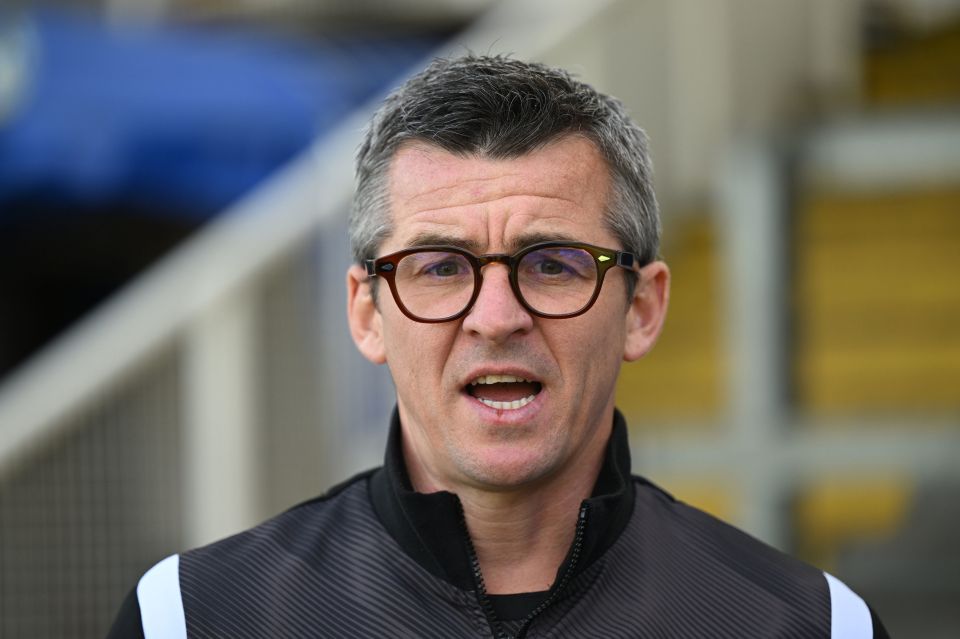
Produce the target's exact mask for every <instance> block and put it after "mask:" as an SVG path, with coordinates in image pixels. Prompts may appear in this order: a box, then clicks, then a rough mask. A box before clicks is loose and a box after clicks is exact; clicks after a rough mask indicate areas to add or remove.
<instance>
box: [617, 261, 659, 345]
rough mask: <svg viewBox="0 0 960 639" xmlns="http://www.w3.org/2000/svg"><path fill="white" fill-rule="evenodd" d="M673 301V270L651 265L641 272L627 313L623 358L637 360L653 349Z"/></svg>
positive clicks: (657, 264) (656, 263)
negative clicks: (668, 306)
mask: <svg viewBox="0 0 960 639" xmlns="http://www.w3.org/2000/svg"><path fill="white" fill-rule="evenodd" d="M669 301H670V269H669V268H667V265H666V264H665V263H663V262H651V263H650V264H647V265H646V266H644V267H643V268H642V269H640V275H639V281H638V282H637V286H636V289H635V290H634V292H633V299H632V300H631V301H630V308H629V309H628V310H627V317H626V322H627V333H626V340H625V341H624V348H623V359H624V361H627V362H632V361H634V360H638V359H640V358H641V357H643V356H644V355H646V354H647V353H648V352H650V349H651V348H653V345H654V344H655V343H656V341H657V337H659V336H660V330H661V329H662V328H663V321H664V319H665V318H666V316H667V304H668V303H669Z"/></svg>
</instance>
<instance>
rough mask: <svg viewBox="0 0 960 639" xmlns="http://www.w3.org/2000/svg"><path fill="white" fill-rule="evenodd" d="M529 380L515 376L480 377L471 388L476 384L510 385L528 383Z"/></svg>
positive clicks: (472, 383) (471, 383) (473, 382)
mask: <svg viewBox="0 0 960 639" xmlns="http://www.w3.org/2000/svg"><path fill="white" fill-rule="evenodd" d="M528 381H530V380H527V379H524V378H522V377H517V376H515V375H481V376H480V377H478V378H476V379H475V380H473V381H472V382H470V385H471V386H476V385H477V384H504V383H506V384H511V383H515V382H528Z"/></svg>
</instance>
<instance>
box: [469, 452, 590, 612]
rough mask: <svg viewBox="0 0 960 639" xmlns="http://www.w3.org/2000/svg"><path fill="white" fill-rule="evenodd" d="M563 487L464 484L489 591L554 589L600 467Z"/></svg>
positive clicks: (480, 560) (471, 532)
mask: <svg viewBox="0 0 960 639" xmlns="http://www.w3.org/2000/svg"><path fill="white" fill-rule="evenodd" d="M600 461H601V460H600V459H597V460H596V464H595V470H594V472H593V473H591V474H590V475H587V474H581V477H580V478H579V481H577V483H576V484H572V483H566V484H563V486H562V490H550V487H545V488H544V489H543V490H537V491H534V492H527V493H525V494H518V493H519V491H518V492H517V493H500V492H497V493H490V492H483V491H470V490H460V491H459V492H458V496H459V497H460V501H461V503H462V504H463V512H464V516H465V519H466V523H467V530H468V531H469V533H470V538H471V540H472V541H473V546H474V549H475V550H476V553H477V559H478V561H479V562H480V568H481V570H482V571H483V578H484V582H485V584H486V588H487V592H489V593H490V594H512V593H519V592H539V591H543V590H549V589H550V586H551V585H553V582H554V580H555V579H556V577H557V569H558V568H559V567H560V564H562V563H563V560H564V557H566V554H567V552H568V550H569V548H570V545H571V543H572V542H573V537H574V534H575V531H576V524H577V515H578V513H579V510H580V504H581V502H582V501H583V500H584V499H586V498H588V497H589V496H590V492H591V490H592V488H593V482H594V480H595V479H596V474H597V471H599V467H600Z"/></svg>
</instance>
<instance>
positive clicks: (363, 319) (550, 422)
mask: <svg viewBox="0 0 960 639" xmlns="http://www.w3.org/2000/svg"><path fill="white" fill-rule="evenodd" d="M610 183H611V179H610V176H609V171H608V169H607V167H606V164H605V162H604V161H603V159H602V157H601V155H600V154H599V152H598V151H597V149H596V147H595V146H594V144H593V143H592V142H590V141H588V140H586V139H585V138H582V137H578V136H570V137H566V138H563V139H561V140H560V141H558V142H555V143H553V144H551V145H549V146H547V147H545V148H543V149H540V150H537V151H534V152H532V153H530V154H528V155H525V156H522V157H519V158H516V159H510V160H491V159H483V158H476V157H459V156H455V155H452V154H450V153H447V152H446V151H443V150H441V149H438V148H437V147H433V146H429V145H426V144H408V145H405V146H403V147H401V149H400V150H399V151H398V152H397V153H396V155H395V157H394V160H393V162H392V165H391V170H390V175H389V196H390V206H391V214H392V217H393V226H394V231H393V233H392V235H391V236H390V237H389V238H388V239H387V240H386V241H385V242H384V243H383V244H382V245H381V247H380V249H379V252H378V254H379V255H386V254H388V253H392V252H395V251H399V250H401V249H405V248H408V247H411V246H415V245H418V244H419V245H422V244H425V243H429V244H453V245H457V246H464V247H466V248H469V249H470V250H472V251H473V252H474V253H477V254H482V253H511V254H512V253H514V252H515V251H517V250H518V249H520V248H523V247H524V246H528V245H529V244H532V243H534V242H537V241H544V240H551V239H559V240H571V241H579V242H587V243H589V244H594V245H597V246H602V247H606V248H617V249H619V248H622V247H621V246H620V242H619V241H618V240H617V238H616V237H615V236H614V235H613V234H612V233H611V232H610V231H609V230H608V229H607V227H606V225H605V224H604V221H603V214H604V210H605V206H606V204H607V198H608V197H609V193H610ZM654 266H655V265H654ZM660 267H662V264H661V265H660ZM660 267H656V268H654V269H653V270H652V271H651V272H654V277H653V279H654V280H656V281H654V282H653V283H652V284H649V285H647V284H644V283H641V284H640V286H639V287H638V293H637V295H636V296H635V298H634V301H633V302H632V303H631V302H628V300H627V282H628V280H627V278H628V273H627V272H626V271H625V270H623V269H612V270H611V271H610V272H609V273H607V276H606V279H605V282H604V285H603V289H602V291H601V293H600V297H599V299H597V301H596V303H595V305H594V306H593V307H592V308H591V309H590V310H589V311H587V312H586V313H585V314H583V315H580V316H578V317H574V318H570V319H543V318H538V317H535V316H532V315H531V314H530V313H528V312H527V311H526V310H525V309H524V308H523V307H522V306H521V305H520V303H519V302H518V301H517V299H516V298H515V297H514V294H513V292H512V290H511V288H510V285H509V282H508V278H507V267H506V266H504V265H502V264H491V265H488V266H486V267H484V269H483V285H482V288H481V290H480V294H479V297H478V299H477V301H476V303H475V305H474V306H473V308H472V309H471V310H470V312H469V313H467V315H466V316H465V317H463V318H461V319H459V320H456V321H452V322H447V323H442V324H423V323H418V322H415V321H413V320H411V319H409V318H407V317H406V316H405V315H403V313H401V312H400V310H399V308H398V307H397V305H396V303H395V301H394V299H393V297H392V296H391V294H390V290H389V288H388V287H387V286H386V283H385V282H381V283H380V284H381V285H380V287H379V291H378V300H377V304H376V306H373V304H372V301H371V300H370V297H369V292H368V291H369V289H368V285H367V284H363V283H362V279H363V275H362V273H361V272H360V271H359V267H354V269H353V270H351V275H350V276H349V277H348V285H350V287H351V295H350V300H349V304H350V311H349V312H350V316H351V326H352V330H353V333H354V337H355V339H356V340H357V343H358V346H359V347H360V349H361V351H362V352H363V353H364V354H365V355H366V356H367V357H368V358H369V359H371V360H372V361H374V362H383V361H385V362H386V363H387V364H388V366H389V367H390V372H391V374H392V376H393V380H394V383H395V384H396V389H397V399H398V406H399V411H400V419H401V423H402V425H403V444H404V455H405V457H406V460H407V464H408V466H409V467H410V472H411V476H412V477H413V478H414V482H415V484H417V487H418V488H420V489H424V488H427V489H441V488H443V489H447V490H453V491H456V489H457V488H458V487H460V486H464V485H469V486H474V487H479V488H485V489H507V488H511V487H519V486H523V485H528V484H534V483H536V482H538V481H542V480H548V479H550V478H552V477H555V476H556V475H557V474H558V473H563V472H567V471H569V469H575V468H578V467H582V466H583V465H584V463H586V464H587V465H589V466H594V465H596V463H598V461H597V460H599V459H600V456H601V455H602V450H603V447H604V446H605V443H606V440H607V438H608V436H609V432H610V425H611V422H612V415H613V401H614V387H615V384H616V379H617V375H618V373H619V368H620V362H621V360H622V359H624V358H627V359H634V358H636V357H639V356H640V355H641V354H642V353H643V352H645V351H646V350H647V349H648V348H649V347H650V346H651V345H652V342H653V339H655V337H656V335H655V333H656V331H657V330H658V329H659V321H660V317H657V318H654V321H655V323H656V327H655V330H654V334H653V335H652V337H651V336H649V335H648V333H649V332H650V326H649V324H650V321H651V318H650V317H648V315H649V313H648V312H647V311H646V310H645V307H643V305H642V304H639V303H638V302H637V301H636V300H638V299H641V298H643V295H644V291H648V290H649V288H650V286H653V287H659V289H658V291H659V295H660V299H661V302H662V303H663V304H665V295H666V292H665V288H666V269H665V267H663V268H662V269H661V268H660ZM649 269H650V267H647V269H644V271H645V273H646V272H647V271H648V270H649ZM657 273H659V274H660V275H657ZM655 293H656V291H655ZM638 330H640V331H641V332H642V331H646V332H644V333H643V335H641V336H639V337H638V335H637V331H638ZM638 339H639V341H638ZM492 376H506V377H505V378H497V377H492ZM497 379H501V380H504V381H501V382H499V383H489V382H496V380H497ZM519 380H526V381H519ZM478 382H480V383H478ZM483 382H487V383H483ZM531 394H532V395H533V396H534V398H533V401H530V402H529V403H526V404H525V405H522V406H521V407H519V408H514V409H504V408H494V407H491V406H490V405H489V404H490V403H491V401H497V402H503V401H512V400H515V399H521V398H524V397H528V396H529V395H531ZM521 403H523V402H521ZM581 462H582V463H581ZM595 462H596V463H595ZM589 470H590V471H593V472H595V470H596V469H595V468H591V469H589Z"/></svg>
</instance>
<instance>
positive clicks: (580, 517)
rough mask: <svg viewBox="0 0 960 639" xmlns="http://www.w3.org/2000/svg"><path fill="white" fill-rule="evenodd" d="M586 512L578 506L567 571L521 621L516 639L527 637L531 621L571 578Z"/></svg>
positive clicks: (583, 505) (555, 597) (584, 505)
mask: <svg viewBox="0 0 960 639" xmlns="http://www.w3.org/2000/svg"><path fill="white" fill-rule="evenodd" d="M588 510H589V509H588V508H587V504H585V503H583V504H580V513H579V514H578V515H577V531H576V533H574V536H573V546H572V547H571V549H570V563H568V564H567V569H566V570H564V571H563V575H562V576H561V577H560V580H559V582H557V586H556V588H554V589H553V592H552V593H551V594H550V596H549V597H547V598H546V599H545V600H543V601H542V602H540V605H539V606H537V607H536V608H534V609H533V610H532V611H531V612H530V614H529V615H527V618H526V619H524V620H523V623H521V624H520V629H519V630H517V636H516V639H522V638H523V637H525V636H526V635H527V630H529V629H530V624H531V623H533V620H534V619H535V618H536V617H537V615H539V614H540V613H542V612H543V611H544V610H546V609H547V608H548V607H549V606H550V605H551V604H553V602H554V601H556V600H557V598H558V597H559V596H560V593H561V592H563V589H564V588H566V587H567V582H569V581H570V578H571V577H573V571H574V570H575V569H576V567H577V562H578V561H579V559H580V552H581V551H582V550H583V534H584V531H585V530H586V528H587V511H588Z"/></svg>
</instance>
